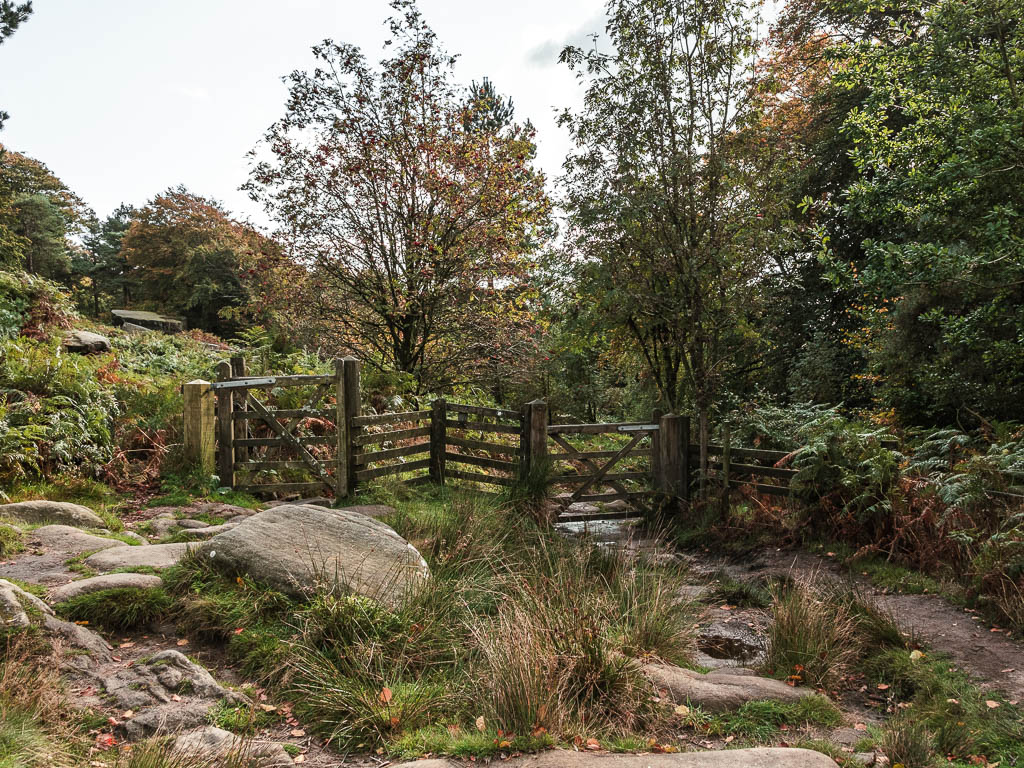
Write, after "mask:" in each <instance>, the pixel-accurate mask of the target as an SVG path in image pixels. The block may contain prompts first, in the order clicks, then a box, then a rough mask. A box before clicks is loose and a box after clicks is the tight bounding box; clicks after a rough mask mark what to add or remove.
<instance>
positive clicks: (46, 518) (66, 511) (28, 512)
mask: <svg viewBox="0 0 1024 768" xmlns="http://www.w3.org/2000/svg"><path fill="white" fill-rule="evenodd" d="M4 518H6V519H7V520H13V521H14V522H16V523H25V524H26V525H37V524H39V523H57V524H60V525H73V526H75V527H77V528H102V527H103V526H104V522H103V518H101V517H100V516H99V515H97V514H96V513H95V512H93V511H92V510H91V509H89V508H88V507H83V506H82V505H81V504H71V503H70V502H67V501H44V500H39V501H17V502H15V503H13V504H0V519H4Z"/></svg>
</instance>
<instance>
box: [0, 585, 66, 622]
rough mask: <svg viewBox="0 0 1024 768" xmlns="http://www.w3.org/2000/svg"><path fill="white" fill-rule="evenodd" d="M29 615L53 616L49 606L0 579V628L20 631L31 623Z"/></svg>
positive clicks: (16, 586)
mask: <svg viewBox="0 0 1024 768" xmlns="http://www.w3.org/2000/svg"><path fill="white" fill-rule="evenodd" d="M30 613H37V614H39V615H49V616H52V615H53V611H52V610H50V606H48V605H47V604H46V603H44V602H43V601H42V600H40V599H39V598H38V597H36V596H35V595H33V594H32V593H30V592H26V591H25V590H24V589H22V588H21V587H19V586H18V585H17V584H13V583H11V582H9V581H7V580H6V579H0V627H2V628H4V629H11V628H14V629H20V628H23V627H27V626H29V625H30V624H31V623H32V620H31V617H30V615H29V614H30Z"/></svg>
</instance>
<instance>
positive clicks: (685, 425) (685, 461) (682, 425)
mask: <svg viewBox="0 0 1024 768" xmlns="http://www.w3.org/2000/svg"><path fill="white" fill-rule="evenodd" d="M679 440H680V453H681V454H682V455H681V457H680V459H679V461H680V463H681V464H682V471H683V477H682V488H680V491H681V493H680V497H681V498H682V500H683V501H684V502H686V503H689V501H690V479H691V477H692V475H691V474H690V417H689V416H680V417H679Z"/></svg>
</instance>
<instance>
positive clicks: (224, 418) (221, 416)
mask: <svg viewBox="0 0 1024 768" xmlns="http://www.w3.org/2000/svg"><path fill="white" fill-rule="evenodd" d="M217 378H218V379H220V381H222V382H224V381H227V380H228V379H230V378H231V363H229V362H228V361H227V360H224V361H223V362H221V363H220V364H219V365H218V366H217ZM211 386H212V385H211ZM216 395H217V475H218V476H219V477H220V484H221V485H224V486H227V487H228V488H234V487H235V475H234V472H233V471H232V470H233V465H234V463H235V423H234V421H233V420H232V408H233V407H234V406H233V400H234V398H233V397H232V396H231V392H230V391H223V390H222V391H220V392H217V393H216Z"/></svg>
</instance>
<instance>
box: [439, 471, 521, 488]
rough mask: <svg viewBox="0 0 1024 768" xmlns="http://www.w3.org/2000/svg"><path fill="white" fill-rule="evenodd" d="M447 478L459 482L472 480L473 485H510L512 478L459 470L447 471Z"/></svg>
mask: <svg viewBox="0 0 1024 768" xmlns="http://www.w3.org/2000/svg"><path fill="white" fill-rule="evenodd" d="M448 477H454V478H457V479H459V480H472V481H473V482H475V483H490V484H491V485H506V486H507V485H512V478H510V477H498V476H496V475H485V474H483V473H481V472H464V471H462V470H461V469H449V470H448Z"/></svg>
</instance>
